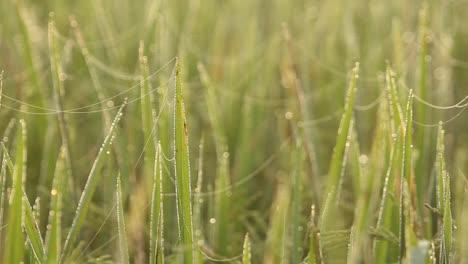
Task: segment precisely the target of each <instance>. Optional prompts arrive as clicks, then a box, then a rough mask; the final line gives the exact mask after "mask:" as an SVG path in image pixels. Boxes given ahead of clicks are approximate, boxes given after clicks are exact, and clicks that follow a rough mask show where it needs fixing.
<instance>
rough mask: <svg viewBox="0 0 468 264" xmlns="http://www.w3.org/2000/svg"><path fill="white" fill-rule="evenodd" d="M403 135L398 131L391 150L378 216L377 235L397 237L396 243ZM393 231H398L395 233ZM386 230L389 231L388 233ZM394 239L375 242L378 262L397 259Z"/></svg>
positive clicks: (396, 241) (375, 253)
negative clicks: (398, 184) (397, 183)
mask: <svg viewBox="0 0 468 264" xmlns="http://www.w3.org/2000/svg"><path fill="white" fill-rule="evenodd" d="M402 138H403V136H402V135H401V133H398V134H397V136H396V138H395V140H394V143H393V148H392V150H391V155H390V161H389V164H388V169H387V173H386V176H385V182H384V186H383V191H382V198H381V200H380V209H379V214H378V218H377V225H376V230H375V231H376V232H378V233H377V234H376V235H377V236H379V237H380V238H385V237H395V244H397V243H398V238H397V235H396V234H397V229H398V223H395V216H396V214H397V213H398V211H397V210H396V208H397V207H396V205H397V201H396V197H395V196H396V194H397V190H395V188H396V179H397V177H399V175H400V174H399V172H400V170H399V168H400V166H401V164H400V161H401V159H400V157H401V152H402V151H403V144H401V141H402ZM393 231H396V232H395V234H394V233H393ZM384 232H386V233H388V235H386V234H385V233H384ZM391 241H392V239H384V240H376V241H375V242H374V251H375V252H374V255H375V261H376V263H385V262H388V261H390V262H394V261H396V260H397V257H398V255H397V254H394V253H395V252H396V251H397V250H396V247H395V245H394V244H392V243H390V242H391Z"/></svg>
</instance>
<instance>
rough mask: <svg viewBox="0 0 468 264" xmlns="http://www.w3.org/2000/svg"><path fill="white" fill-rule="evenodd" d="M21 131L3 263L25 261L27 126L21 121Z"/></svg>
mask: <svg viewBox="0 0 468 264" xmlns="http://www.w3.org/2000/svg"><path fill="white" fill-rule="evenodd" d="M20 124H21V126H20V127H21V129H20V131H19V133H18V139H17V144H16V164H15V166H14V173H13V191H12V193H11V202H10V207H9V212H8V220H7V223H6V224H8V226H7V227H6V228H7V229H6V241H8V243H6V244H5V249H4V255H3V263H12V264H17V263H20V262H22V261H23V254H24V250H25V248H24V236H23V230H22V227H21V225H22V223H23V217H22V215H23V200H22V199H23V180H24V176H25V166H26V164H25V163H26V155H27V154H26V124H25V122H24V120H20Z"/></svg>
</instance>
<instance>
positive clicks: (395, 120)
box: [385, 65, 403, 133]
mask: <svg viewBox="0 0 468 264" xmlns="http://www.w3.org/2000/svg"><path fill="white" fill-rule="evenodd" d="M385 79H386V86H387V93H388V102H389V106H390V118H391V120H392V123H391V125H392V133H397V130H399V131H403V112H402V110H401V104H400V101H399V99H398V90H397V87H396V84H395V76H394V74H393V72H392V70H391V68H390V66H388V65H387V71H386V74H385Z"/></svg>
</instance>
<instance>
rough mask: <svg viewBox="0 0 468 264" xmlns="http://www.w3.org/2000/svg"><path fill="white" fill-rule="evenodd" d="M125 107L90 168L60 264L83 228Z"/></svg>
mask: <svg viewBox="0 0 468 264" xmlns="http://www.w3.org/2000/svg"><path fill="white" fill-rule="evenodd" d="M125 105H126V104H125V103H124V104H123V105H122V107H120V109H119V111H118V112H117V115H116V116H115V118H114V121H113V122H112V125H111V127H110V129H109V132H108V134H107V136H106V138H105V139H104V142H103V143H102V145H101V148H100V149H99V153H98V155H97V157H96V159H95V160H94V164H93V166H92V168H91V171H90V172H89V175H88V180H87V181H86V185H85V188H84V190H83V192H82V194H81V198H80V201H79V203H78V208H77V209H76V213H75V217H74V218H73V223H72V225H71V228H70V230H69V232H68V235H67V239H66V240H65V245H64V247H63V251H62V254H61V256H60V262H61V263H62V262H63V261H64V260H65V257H66V256H67V254H69V253H70V250H71V247H73V246H74V243H75V241H76V239H77V237H78V234H79V233H80V230H81V227H82V226H83V223H84V221H85V219H86V215H87V213H88V210H89V207H90V205H91V199H92V198H93V194H94V192H95V191H96V187H97V184H98V183H99V180H100V178H101V168H102V165H103V163H104V161H105V159H106V157H107V155H106V153H107V152H108V151H110V145H111V144H110V143H111V142H112V138H113V137H114V134H115V129H116V127H117V125H118V123H119V122H120V119H121V117H122V111H123V108H124V107H125Z"/></svg>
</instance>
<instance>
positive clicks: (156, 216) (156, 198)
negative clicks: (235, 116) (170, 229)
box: [149, 144, 164, 264]
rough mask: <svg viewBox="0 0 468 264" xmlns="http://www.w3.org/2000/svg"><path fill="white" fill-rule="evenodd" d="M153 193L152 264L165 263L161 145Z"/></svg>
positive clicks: (156, 164) (156, 159) (158, 149)
mask: <svg viewBox="0 0 468 264" xmlns="http://www.w3.org/2000/svg"><path fill="white" fill-rule="evenodd" d="M154 164H155V165H154V176H153V192H152V195H151V219H150V250H149V252H150V258H149V263H150V264H162V263H164V247H163V234H164V232H163V231H164V228H163V227H164V224H163V223H164V214H163V192H162V186H163V173H162V172H163V170H162V152H161V144H159V145H158V147H157V151H156V158H155V162H154Z"/></svg>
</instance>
